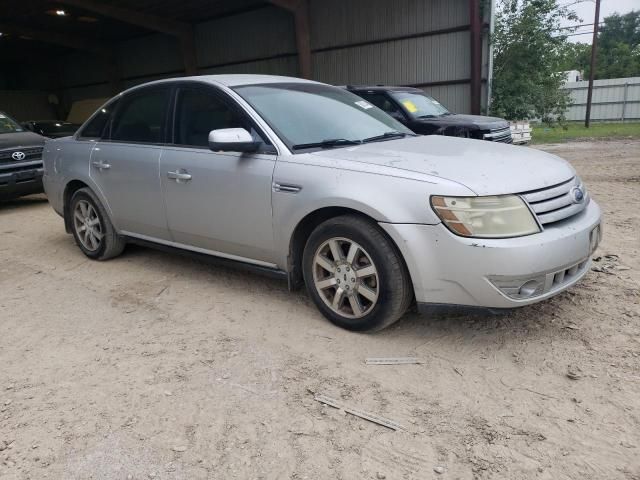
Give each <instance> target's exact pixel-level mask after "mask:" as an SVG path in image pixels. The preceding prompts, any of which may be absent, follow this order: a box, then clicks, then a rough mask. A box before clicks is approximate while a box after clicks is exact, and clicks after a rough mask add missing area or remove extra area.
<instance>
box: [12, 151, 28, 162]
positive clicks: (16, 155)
mask: <svg viewBox="0 0 640 480" xmlns="http://www.w3.org/2000/svg"><path fill="white" fill-rule="evenodd" d="M24 157H26V155H25V154H24V152H13V153H12V154H11V158H13V159H14V160H18V161H20V160H24Z"/></svg>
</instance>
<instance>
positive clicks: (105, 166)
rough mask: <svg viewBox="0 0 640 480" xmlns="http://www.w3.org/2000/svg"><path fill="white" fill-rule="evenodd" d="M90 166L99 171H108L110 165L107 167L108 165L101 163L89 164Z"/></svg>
mask: <svg viewBox="0 0 640 480" xmlns="http://www.w3.org/2000/svg"><path fill="white" fill-rule="evenodd" d="M91 164H92V165H93V166H94V167H96V168H98V169H100V170H108V169H110V168H111V165H109V164H108V163H103V162H91Z"/></svg>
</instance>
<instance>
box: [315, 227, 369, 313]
mask: <svg viewBox="0 0 640 480" xmlns="http://www.w3.org/2000/svg"><path fill="white" fill-rule="evenodd" d="M313 283H314V286H315V288H316V291H317V292H318V294H319V295H320V298H322V300H323V302H324V303H325V304H326V305H327V306H328V307H329V308H330V309H331V310H333V311H334V312H335V313H337V314H338V315H341V316H343V317H346V318H361V317H364V316H365V315H367V314H368V313H369V312H370V311H371V310H372V309H373V307H375V305H376V303H377V302H378V296H379V293H380V282H379V278H378V269H377V268H376V266H375V264H374V263H373V261H372V260H371V256H370V255H369V254H368V253H367V251H366V250H365V249H364V248H363V247H362V246H361V245H359V244H358V243H356V242H354V241H353V240H349V239H348V238H342V237H335V238H330V239H329V240H327V241H325V242H324V243H322V244H321V245H320V247H319V248H318V250H317V251H316V253H315V255H314V257H313Z"/></svg>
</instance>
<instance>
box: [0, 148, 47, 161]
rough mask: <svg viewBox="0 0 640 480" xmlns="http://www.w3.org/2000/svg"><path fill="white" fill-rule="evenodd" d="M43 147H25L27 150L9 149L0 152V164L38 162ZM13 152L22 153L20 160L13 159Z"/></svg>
mask: <svg viewBox="0 0 640 480" xmlns="http://www.w3.org/2000/svg"><path fill="white" fill-rule="evenodd" d="M42 150H43V147H27V148H11V149H8V150H0V163H17V162H29V161H33V160H40V159H41V158H42ZM15 152H22V153H24V158H23V159H21V160H16V159H14V158H13V157H12V156H11V155H13V154H14V153H15Z"/></svg>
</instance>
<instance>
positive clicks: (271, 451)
mask: <svg viewBox="0 0 640 480" xmlns="http://www.w3.org/2000/svg"><path fill="white" fill-rule="evenodd" d="M539 148H544V149H545V150H548V151H552V152H554V153H557V154H559V155H561V156H564V157H565V158H567V159H569V160H570V161H571V162H572V163H573V165H574V166H575V167H576V169H577V170H578V172H579V173H580V174H581V175H582V177H583V179H584V180H585V181H586V183H587V185H588V186H589V189H590V192H591V194H592V195H593V197H594V198H595V199H596V200H597V201H598V202H599V203H600V204H601V206H602V207H603V211H604V224H605V230H604V234H605V237H604V242H603V244H602V246H601V248H600V250H599V251H598V252H597V254H596V256H603V255H607V254H608V255H617V257H608V258H603V259H601V260H600V261H599V262H595V263H594V264H593V266H594V267H595V268H596V270H599V271H591V272H590V273H589V274H588V275H587V277H586V278H585V279H584V280H583V281H582V283H581V284H579V286H577V287H575V288H573V289H571V290H570V291H568V292H566V293H563V294H561V295H559V296H557V297H555V298H554V299H552V300H550V301H548V302H545V303H542V304H538V305H535V306H532V307H526V308H524V309H521V310H518V311H514V312H513V313H510V314H507V315H505V316H499V317H494V316H448V317H439V318H426V317H421V316H418V315H417V314H408V315H407V316H406V317H405V318H403V319H402V320H401V321H400V322H399V323H398V324H396V325H395V326H393V327H391V328H389V329H387V330H385V331H382V332H380V333H377V334H374V335H370V334H355V333H349V332H346V331H343V330H340V329H338V328H337V327H334V326H332V325H331V324H330V323H328V322H327V321H325V320H324V318H323V317H322V316H321V315H320V314H319V313H318V312H317V311H316V309H315V308H314V306H313V305H312V303H311V301H310V300H309V299H308V298H307V297H306V295H305V294H304V293H303V292H297V293H293V294H292V293H289V292H288V291H287V286H286V284H285V283H283V282H280V281H277V280H272V279H267V278H263V277H260V276H257V275H255V274H247V273H243V272H239V271H235V270H231V269H225V268H217V267H212V266H208V265H203V264H201V263H199V262H197V261H194V260H191V259H187V258H184V257H182V256H177V255H170V254H166V253H162V252H159V251H155V250H151V249H145V248H141V247H131V248H128V250H127V251H126V253H125V254H124V255H123V256H122V257H120V258H118V259H115V260H112V261H109V262H104V263H97V262H92V261H89V260H87V259H85V257H84V256H83V255H82V254H81V252H80V250H79V249H78V248H77V247H76V246H75V245H74V243H73V240H72V237H71V236H69V235H67V234H66V233H65V232H64V228H63V224H62V220H61V219H60V218H59V217H58V216H57V215H56V214H55V213H54V212H53V210H52V209H51V208H50V207H49V205H48V204H47V202H46V200H45V199H44V197H42V196H39V197H31V198H25V199H21V200H18V201H13V202H10V203H8V204H4V205H2V206H0V478H2V479H3V480H5V479H6V480H9V479H42V478H49V479H64V480H66V479H122V480H125V479H154V478H155V479H185V480H198V479H235V478H237V479H310V480H315V479H344V480H352V479H384V478H386V479H420V480H423V479H430V478H438V479H471V478H477V479H554V480H557V479H636V480H637V479H640V141H617V142H597V143H571V144H565V145H555V146H544V147H539ZM384 356H417V357H420V358H422V359H424V360H425V363H424V364H421V365H391V366H379V365H378V366H376V365H366V364H365V363H364V360H365V358H367V357H384ZM570 377H573V378H570ZM311 392H317V393H319V394H325V395H329V396H331V397H333V398H335V399H338V400H339V401H340V402H342V403H343V404H345V405H348V406H350V407H354V408H358V409H361V410H366V411H368V412H372V413H374V414H376V415H380V416H384V417H386V418H389V419H391V420H393V421H396V422H398V423H400V424H402V425H403V426H405V427H406V431H392V430H389V429H387V428H385V427H382V426H379V425H376V424H374V423H371V422H369V421H366V420H363V419H361V418H358V417H356V416H353V415H351V414H345V412H344V411H342V410H337V409H334V408H331V407H326V406H323V405H321V404H320V403H319V402H317V401H315V400H314V397H313V394H312V393H311Z"/></svg>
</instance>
